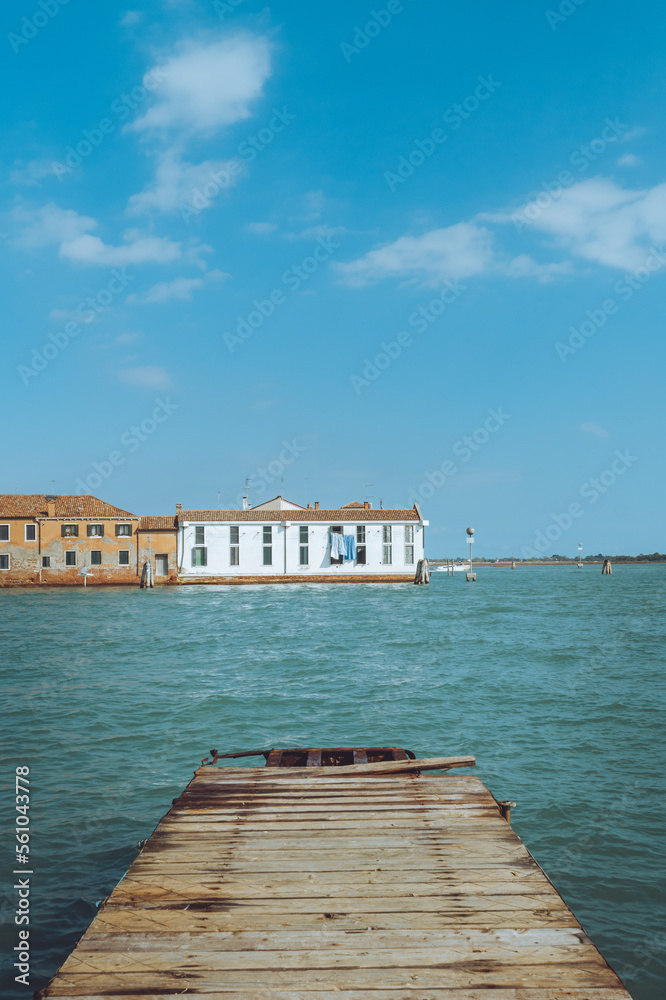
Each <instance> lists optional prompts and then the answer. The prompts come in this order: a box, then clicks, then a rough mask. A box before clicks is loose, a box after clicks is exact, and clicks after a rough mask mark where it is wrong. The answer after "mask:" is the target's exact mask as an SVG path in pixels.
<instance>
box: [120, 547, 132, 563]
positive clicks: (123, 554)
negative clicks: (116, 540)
mask: <svg viewBox="0 0 666 1000" xmlns="http://www.w3.org/2000/svg"><path fill="white" fill-rule="evenodd" d="M129 557H130V552H129V549H118V565H119V566H129Z"/></svg>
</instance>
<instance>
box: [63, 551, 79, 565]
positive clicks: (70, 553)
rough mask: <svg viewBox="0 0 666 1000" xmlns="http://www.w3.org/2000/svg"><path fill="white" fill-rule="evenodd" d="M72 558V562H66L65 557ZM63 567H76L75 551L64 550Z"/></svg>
mask: <svg viewBox="0 0 666 1000" xmlns="http://www.w3.org/2000/svg"><path fill="white" fill-rule="evenodd" d="M69 555H72V556H74V562H67V556H69ZM65 566H76V549H65Z"/></svg>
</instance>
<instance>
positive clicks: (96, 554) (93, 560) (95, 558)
mask: <svg viewBox="0 0 666 1000" xmlns="http://www.w3.org/2000/svg"><path fill="white" fill-rule="evenodd" d="M90 565H91V566H101V565H102V552H101V550H100V549H93V550H92V552H91V553H90Z"/></svg>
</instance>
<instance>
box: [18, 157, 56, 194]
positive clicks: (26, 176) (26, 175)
mask: <svg viewBox="0 0 666 1000" xmlns="http://www.w3.org/2000/svg"><path fill="white" fill-rule="evenodd" d="M14 167H15V169H14V170H12V172H11V173H10V175H9V183H10V184H22V185H24V186H25V187H39V186H40V185H39V182H40V181H42V180H44V178H45V177H54V176H55V175H54V173H53V161H52V160H30V162H29V163H22V162H21V161H20V160H16V161H15V163H14Z"/></svg>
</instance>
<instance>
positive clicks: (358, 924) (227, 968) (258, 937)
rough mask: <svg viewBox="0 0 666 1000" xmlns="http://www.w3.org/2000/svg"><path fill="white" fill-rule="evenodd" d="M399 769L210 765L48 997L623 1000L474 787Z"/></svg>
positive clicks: (473, 782)
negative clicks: (392, 772) (176, 996)
mask: <svg viewBox="0 0 666 1000" xmlns="http://www.w3.org/2000/svg"><path fill="white" fill-rule="evenodd" d="M435 760H437V761H438V763H437V764H436V765H435V764H434V762H433V759H429V762H427V764H428V763H429V764H430V765H431V766H433V767H434V766H437V767H442V766H446V765H443V764H442V763H441V761H442V758H436V759H435ZM446 760H449V761H451V758H447V759H446ZM396 765H397V766H396ZM426 766H427V765H426ZM449 766H451V765H449ZM461 766H463V765H461ZM464 766H469V765H468V764H466V765H464ZM377 767H380V768H382V769H384V768H388V770H389V772H390V771H397V772H398V773H395V774H393V775H391V774H390V773H387V772H386V771H383V772H382V773H378V772H377V771H376V770H370V771H369V770H368V768H377ZM405 767H407V768H410V767H411V768H412V769H414V768H415V767H420V769H422V770H424V769H425V767H424V766H423V764H422V763H421V762H418V761H399V762H387V763H386V764H382V765H366V764H362V765H356V766H354V765H352V766H350V767H345V768H316V767H310V768H303V769H298V770H297V771H296V770H291V769H285V770H283V771H280V769H278V768H275V769H268V768H242V767H239V768H233V767H227V768H218V767H207V768H200V769H199V770H198V771H197V772H196V774H195V778H194V780H193V781H192V782H190V784H189V785H188V787H187V789H186V790H185V792H184V793H183V794H182V795H181V796H180V798H179V799H177V800H176V801H175V804H174V806H173V808H172V809H170V810H169V812H168V813H167V815H166V816H165V817H164V819H163V820H162V821H161V822H160V823H159V824H158V826H157V828H156V830H155V832H154V834H153V836H152V837H151V838H150V840H149V842H148V843H147V844H146V846H145V848H144V850H143V851H142V852H141V853H140V855H139V857H138V858H137V859H136V861H135V863H134V864H133V865H132V867H131V868H130V870H129V872H128V873H127V875H126V876H125V878H124V879H123V880H122V881H121V882H120V883H119V885H118V886H117V887H116V888H115V889H114V891H113V893H112V894H111V896H110V897H109V899H108V900H107V901H106V903H105V904H104V905H103V906H102V908H101V910H100V912H99V914H98V916H97V917H96V919H95V920H94V921H93V923H92V924H91V927H90V929H89V931H88V932H87V934H86V935H84V937H83V938H82V940H81V941H80V942H79V944H78V946H77V947H76V949H75V950H74V951H73V953H72V954H71V955H70V957H69V958H68V959H67V961H66V962H65V964H64V965H63V967H62V968H61V970H60V971H59V973H58V974H57V976H56V977H55V978H54V980H53V981H52V982H51V983H50V984H49V986H48V987H47V988H46V990H45V991H43V994H42V995H43V996H44V997H76V998H79V1000H100V998H102V997H104V998H106V1000H114V998H118V1000H120V997H123V998H124V1000H139V997H141V1000H146V998H150V997H153V998H154V1000H158V998H160V1000H162V998H164V1000H166V998H167V997H168V998H170V1000H172V998H173V997H174V995H176V994H181V993H182V994H187V993H192V994H196V995H197V998H198V1000H219V998H224V997H228V998H230V1000H231V998H234V997H236V998H241V997H242V998H243V1000H253V998H258V1000H259V998H260V1000H333V997H335V1000H379V998H381V1000H384V998H386V1000H488V998H489V996H490V993H492V1000H564V998H566V1000H627V998H628V996H629V995H628V994H627V993H626V991H625V990H623V989H622V987H621V984H620V982H619V980H618V979H617V977H616V976H615V974H614V973H613V972H612V970H611V969H610V968H609V967H608V965H607V964H606V962H605V961H604V959H603V958H602V957H601V955H600V954H599V953H598V951H597V950H596V948H595V947H594V945H593V944H592V943H591V942H590V941H589V939H588V938H587V937H586V935H585V933H584V932H583V930H582V929H581V927H580V925H579V924H578V922H577V921H576V919H575V917H574V916H573V915H572V913H571V912H570V910H569V909H568V908H567V907H566V905H565V903H564V902H563V900H562V899H561V897H560V896H559V895H558V893H557V892H556V890H555V889H554V888H553V886H552V885H551V884H550V882H549V881H548V879H547V878H546V877H545V876H544V874H543V873H542V872H541V870H540V868H539V866H538V865H537V864H536V862H535V861H534V860H533V858H532V857H531V855H530V854H529V852H528V851H527V850H526V849H525V847H524V845H523V844H522V843H521V841H520V840H519V839H518V837H517V836H516V835H515V833H514V832H513V830H512V829H511V828H510V826H509V825H508V824H507V823H506V822H505V820H503V819H502V818H501V816H500V814H499V810H498V807H497V804H496V803H495V801H494V799H493V797H492V795H490V793H489V792H488V790H487V789H486V788H484V786H483V785H482V783H481V782H480V781H478V779H476V778H474V777H471V776H469V775H455V776H453V775H447V776H437V777H431V778H423V777H421V778H419V777H415V776H414V775H412V774H408V773H407V774H406V773H401V769H403V768H405ZM359 768H360V770H359ZM276 771H278V772H280V773H279V774H275V773H272V772H276ZM301 772H303V773H301ZM338 772H344V774H343V775H341V774H338ZM313 777H315V778H316V780H306V779H311V778H313Z"/></svg>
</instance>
